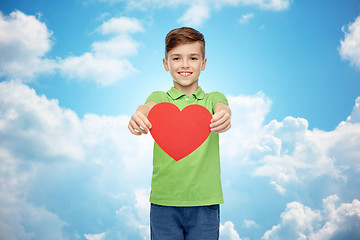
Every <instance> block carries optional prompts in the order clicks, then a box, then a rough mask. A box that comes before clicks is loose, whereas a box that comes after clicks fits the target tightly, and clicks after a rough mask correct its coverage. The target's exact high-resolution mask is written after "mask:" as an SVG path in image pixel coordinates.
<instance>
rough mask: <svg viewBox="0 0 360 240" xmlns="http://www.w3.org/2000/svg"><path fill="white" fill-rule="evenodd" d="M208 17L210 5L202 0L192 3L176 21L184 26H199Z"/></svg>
mask: <svg viewBox="0 0 360 240" xmlns="http://www.w3.org/2000/svg"><path fill="white" fill-rule="evenodd" d="M209 17H210V7H209V5H208V4H206V2H204V1H202V2H199V3H197V4H193V5H191V6H190V7H189V9H187V10H186V12H185V13H184V15H183V16H182V17H181V18H179V20H178V22H180V23H182V24H183V25H186V26H193V27H198V26H201V25H202V24H203V23H204V22H205V21H206V20H207V19H208V18H209Z"/></svg>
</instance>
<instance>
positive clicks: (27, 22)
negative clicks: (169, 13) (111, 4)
mask: <svg viewBox="0 0 360 240" xmlns="http://www.w3.org/2000/svg"><path fill="white" fill-rule="evenodd" d="M143 31H144V28H143V27H142V24H141V23H140V22H139V21H138V20H137V19H135V18H126V17H119V18H111V19H109V20H108V21H106V22H104V23H103V24H102V25H101V26H100V27H99V28H98V29H97V31H96V32H98V33H100V34H102V35H104V36H108V39H107V40H105V41H98V42H94V43H93V44H92V45H91V51H90V52H86V53H84V54H82V55H81V56H69V57H66V58H64V59H62V58H61V57H57V58H56V60H52V59H48V58H46V54H47V53H48V52H49V51H50V50H51V47H52V45H53V42H52V41H51V38H52V32H51V31H50V30H49V29H48V28H47V27H46V25H45V23H43V22H41V21H40V19H38V18H36V17H34V16H29V15H26V14H24V13H22V12H20V11H14V12H12V13H10V15H9V16H4V15H3V14H2V13H1V12H0V36H1V37H0V52H1V56H0V77H6V78H8V79H21V81H29V80H31V79H33V78H35V77H36V76H37V75H38V74H41V73H48V74H54V73H55V72H60V73H61V74H63V76H65V77H67V78H71V79H76V80H79V81H84V80H85V81H94V82H96V83H97V84H98V85H101V86H107V85H110V84H113V83H115V82H117V81H120V80H122V79H124V78H126V77H127V76H129V75H130V74H132V73H136V72H137V70H136V69H135V67H134V66H133V65H132V64H131V62H130V61H129V60H128V57H130V56H134V55H136V54H137V52H138V49H139V48H140V47H141V44H140V43H139V42H137V41H136V40H134V39H133V38H132V34H134V33H138V32H143Z"/></svg>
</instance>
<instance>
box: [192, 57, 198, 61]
mask: <svg viewBox="0 0 360 240" xmlns="http://www.w3.org/2000/svg"><path fill="white" fill-rule="evenodd" d="M198 59H199V58H198V57H191V60H193V61H197V60H198Z"/></svg>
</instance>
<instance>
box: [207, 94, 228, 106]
mask: <svg viewBox="0 0 360 240" xmlns="http://www.w3.org/2000/svg"><path fill="white" fill-rule="evenodd" d="M209 97H210V99H211V102H212V104H213V107H214V106H215V104H217V103H219V102H221V103H224V104H225V105H226V106H229V103H228V100H227V99H226V97H225V95H224V94H222V93H220V92H212V93H210V96H209Z"/></svg>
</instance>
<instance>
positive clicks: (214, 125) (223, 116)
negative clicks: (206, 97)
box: [210, 102, 231, 133]
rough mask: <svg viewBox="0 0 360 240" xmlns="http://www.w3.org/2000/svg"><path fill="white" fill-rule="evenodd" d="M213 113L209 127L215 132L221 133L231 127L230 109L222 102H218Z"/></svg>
mask: <svg viewBox="0 0 360 240" xmlns="http://www.w3.org/2000/svg"><path fill="white" fill-rule="evenodd" d="M214 110H215V114H214V116H213V118H212V119H211V124H210V129H211V131H212V132H215V133H223V132H226V131H227V130H229V129H230V128H231V110H230V108H229V107H228V106H226V105H225V104H224V103H221V102H218V103H216V104H215V107H214Z"/></svg>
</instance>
